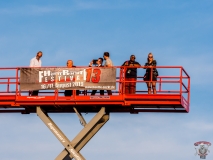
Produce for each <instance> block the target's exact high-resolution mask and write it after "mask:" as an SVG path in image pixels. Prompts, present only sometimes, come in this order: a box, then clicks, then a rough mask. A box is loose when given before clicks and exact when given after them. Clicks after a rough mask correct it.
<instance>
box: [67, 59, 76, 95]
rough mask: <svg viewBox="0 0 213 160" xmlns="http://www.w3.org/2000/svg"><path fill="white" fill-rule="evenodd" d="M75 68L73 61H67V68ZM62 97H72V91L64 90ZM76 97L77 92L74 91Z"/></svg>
mask: <svg viewBox="0 0 213 160" xmlns="http://www.w3.org/2000/svg"><path fill="white" fill-rule="evenodd" d="M74 67H76V66H74V65H73V61H72V60H68V61H67V68H74ZM64 95H65V96H72V95H73V91H72V90H65V91H64ZM76 95H79V90H76Z"/></svg>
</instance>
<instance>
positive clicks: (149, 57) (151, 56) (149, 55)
mask: <svg viewBox="0 0 213 160" xmlns="http://www.w3.org/2000/svg"><path fill="white" fill-rule="evenodd" d="M153 60H154V56H153V54H152V53H151V52H150V53H149V54H148V57H147V62H152V61H153Z"/></svg>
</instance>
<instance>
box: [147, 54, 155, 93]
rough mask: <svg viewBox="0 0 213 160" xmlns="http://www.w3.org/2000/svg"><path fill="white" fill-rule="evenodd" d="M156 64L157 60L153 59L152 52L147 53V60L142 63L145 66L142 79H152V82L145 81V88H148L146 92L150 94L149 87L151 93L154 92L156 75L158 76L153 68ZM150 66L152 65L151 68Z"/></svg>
mask: <svg viewBox="0 0 213 160" xmlns="http://www.w3.org/2000/svg"><path fill="white" fill-rule="evenodd" d="M156 65H157V61H156V60H154V56H153V54H152V53H149V54H148V57H147V62H146V63H145V65H144V66H145V67H146V73H145V75H144V81H152V82H146V84H147V88H148V94H151V87H152V90H153V94H156V81H157V76H158V71H157V69H156V68H155V67H156ZM151 67H153V68H151ZM144 69H145V68H144ZM151 72H152V73H151ZM151 77H152V78H151Z"/></svg>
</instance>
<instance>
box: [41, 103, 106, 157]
mask: <svg viewBox="0 0 213 160" xmlns="http://www.w3.org/2000/svg"><path fill="white" fill-rule="evenodd" d="M74 110H75V112H76V114H77V116H78V117H79V119H80V121H81V123H82V124H83V126H84V128H83V129H82V130H81V131H80V132H79V134H78V135H77V136H76V137H75V138H74V139H73V140H72V141H69V139H68V138H67V137H66V136H65V135H64V133H63V132H62V131H61V130H60V129H59V128H58V126H57V125H56V124H55V123H54V122H53V120H52V119H51V118H50V117H49V116H48V114H47V113H46V112H45V111H44V110H43V109H41V107H40V106H37V115H38V116H39V117H40V119H41V120H42V121H43V122H44V123H45V125H46V126H47V127H48V128H49V129H50V131H51V132H52V133H53V134H54V135H55V137H56V138H57V139H58V140H59V141H60V142H61V144H62V145H63V146H64V147H65V149H64V150H63V151H62V152H61V153H60V154H59V155H58V156H57V157H56V159H55V160H71V159H73V158H74V159H75V160H85V158H84V157H83V156H82V155H81V153H80V150H81V149H82V148H83V147H84V146H85V145H86V144H87V143H88V142H89V140H90V139H91V138H92V137H93V136H94V135H95V134H96V133H97V132H98V131H99V130H100V129H101V127H102V126H103V125H104V124H105V123H106V122H107V121H108V120H109V113H106V112H105V107H102V108H101V109H100V111H99V112H98V113H97V114H96V115H95V116H94V117H93V118H92V119H91V121H90V122H89V123H86V121H85V120H84V118H83V116H82V115H81V113H79V112H78V111H77V109H76V108H74Z"/></svg>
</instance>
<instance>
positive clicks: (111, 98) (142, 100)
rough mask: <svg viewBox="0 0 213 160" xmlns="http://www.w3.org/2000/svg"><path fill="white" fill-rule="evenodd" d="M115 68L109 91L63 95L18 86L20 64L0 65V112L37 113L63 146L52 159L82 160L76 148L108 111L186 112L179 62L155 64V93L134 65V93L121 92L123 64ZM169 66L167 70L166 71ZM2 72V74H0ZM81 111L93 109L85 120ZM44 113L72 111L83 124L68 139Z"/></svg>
mask: <svg viewBox="0 0 213 160" xmlns="http://www.w3.org/2000/svg"><path fill="white" fill-rule="evenodd" d="M114 68H116V73H118V75H117V77H116V89H115V90H113V92H112V95H107V93H105V95H100V94H99V93H97V94H96V95H95V96H91V90H80V94H79V95H76V90H73V95H72V96H69V97H68V96H64V90H40V91H39V94H38V96H30V95H29V91H27V90H25V91H23V90H21V89H20V67H17V68H0V113H22V114H29V113H37V115H38V116H39V117H40V118H41V120H42V121H43V122H44V123H45V125H46V126H47V127H48V128H49V130H50V131H51V132H52V133H53V134H54V135H55V136H56V138H57V139H58V140H59V141H60V142H61V144H62V145H63V146H64V150H63V151H62V152H61V153H60V154H59V155H58V156H57V157H56V159H55V160H71V159H73V158H74V159H75V160H85V158H84V157H83V155H81V153H80V150H81V149H82V148H83V147H84V146H85V145H86V144H87V142H88V141H89V140H90V139H91V138H92V137H93V136H94V135H95V134H96V133H97V132H98V131H99V130H100V128H101V127H102V126H103V125H104V124H105V123H106V122H107V121H108V120H109V114H110V113H112V112H117V113H131V114H137V113H139V112H173V113H188V112H189V105H190V77H189V75H188V74H187V73H186V71H185V70H184V69H183V67H181V66H158V67H156V68H158V70H159V71H160V76H158V78H157V86H156V87H157V94H148V93H147V88H146V82H144V80H143V76H142V75H143V74H142V73H141V72H144V70H143V68H144V67H143V66H142V67H138V77H137V80H136V81H135V82H136V93H135V94H125V91H124V86H125V83H126V82H128V81H125V71H126V68H124V67H114ZM168 70H169V71H168ZM3 75H4V76H3ZM82 112H86V113H90V112H94V113H97V114H96V115H95V116H94V118H93V119H91V121H90V122H89V123H87V122H86V121H85V120H84V118H83V116H82V115H81V113H82ZM48 113H76V114H77V116H78V117H79V119H80V122H81V124H82V125H83V126H84V128H83V129H82V130H81V131H80V132H79V134H78V135H77V136H76V137H75V138H74V139H73V140H72V141H70V140H69V139H68V138H67V137H66V136H65V135H64V133H63V132H62V131H61V130H60V129H59V128H58V126H57V125H56V124H55V123H54V122H53V120H52V119H51V118H50V117H49V116H48Z"/></svg>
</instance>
